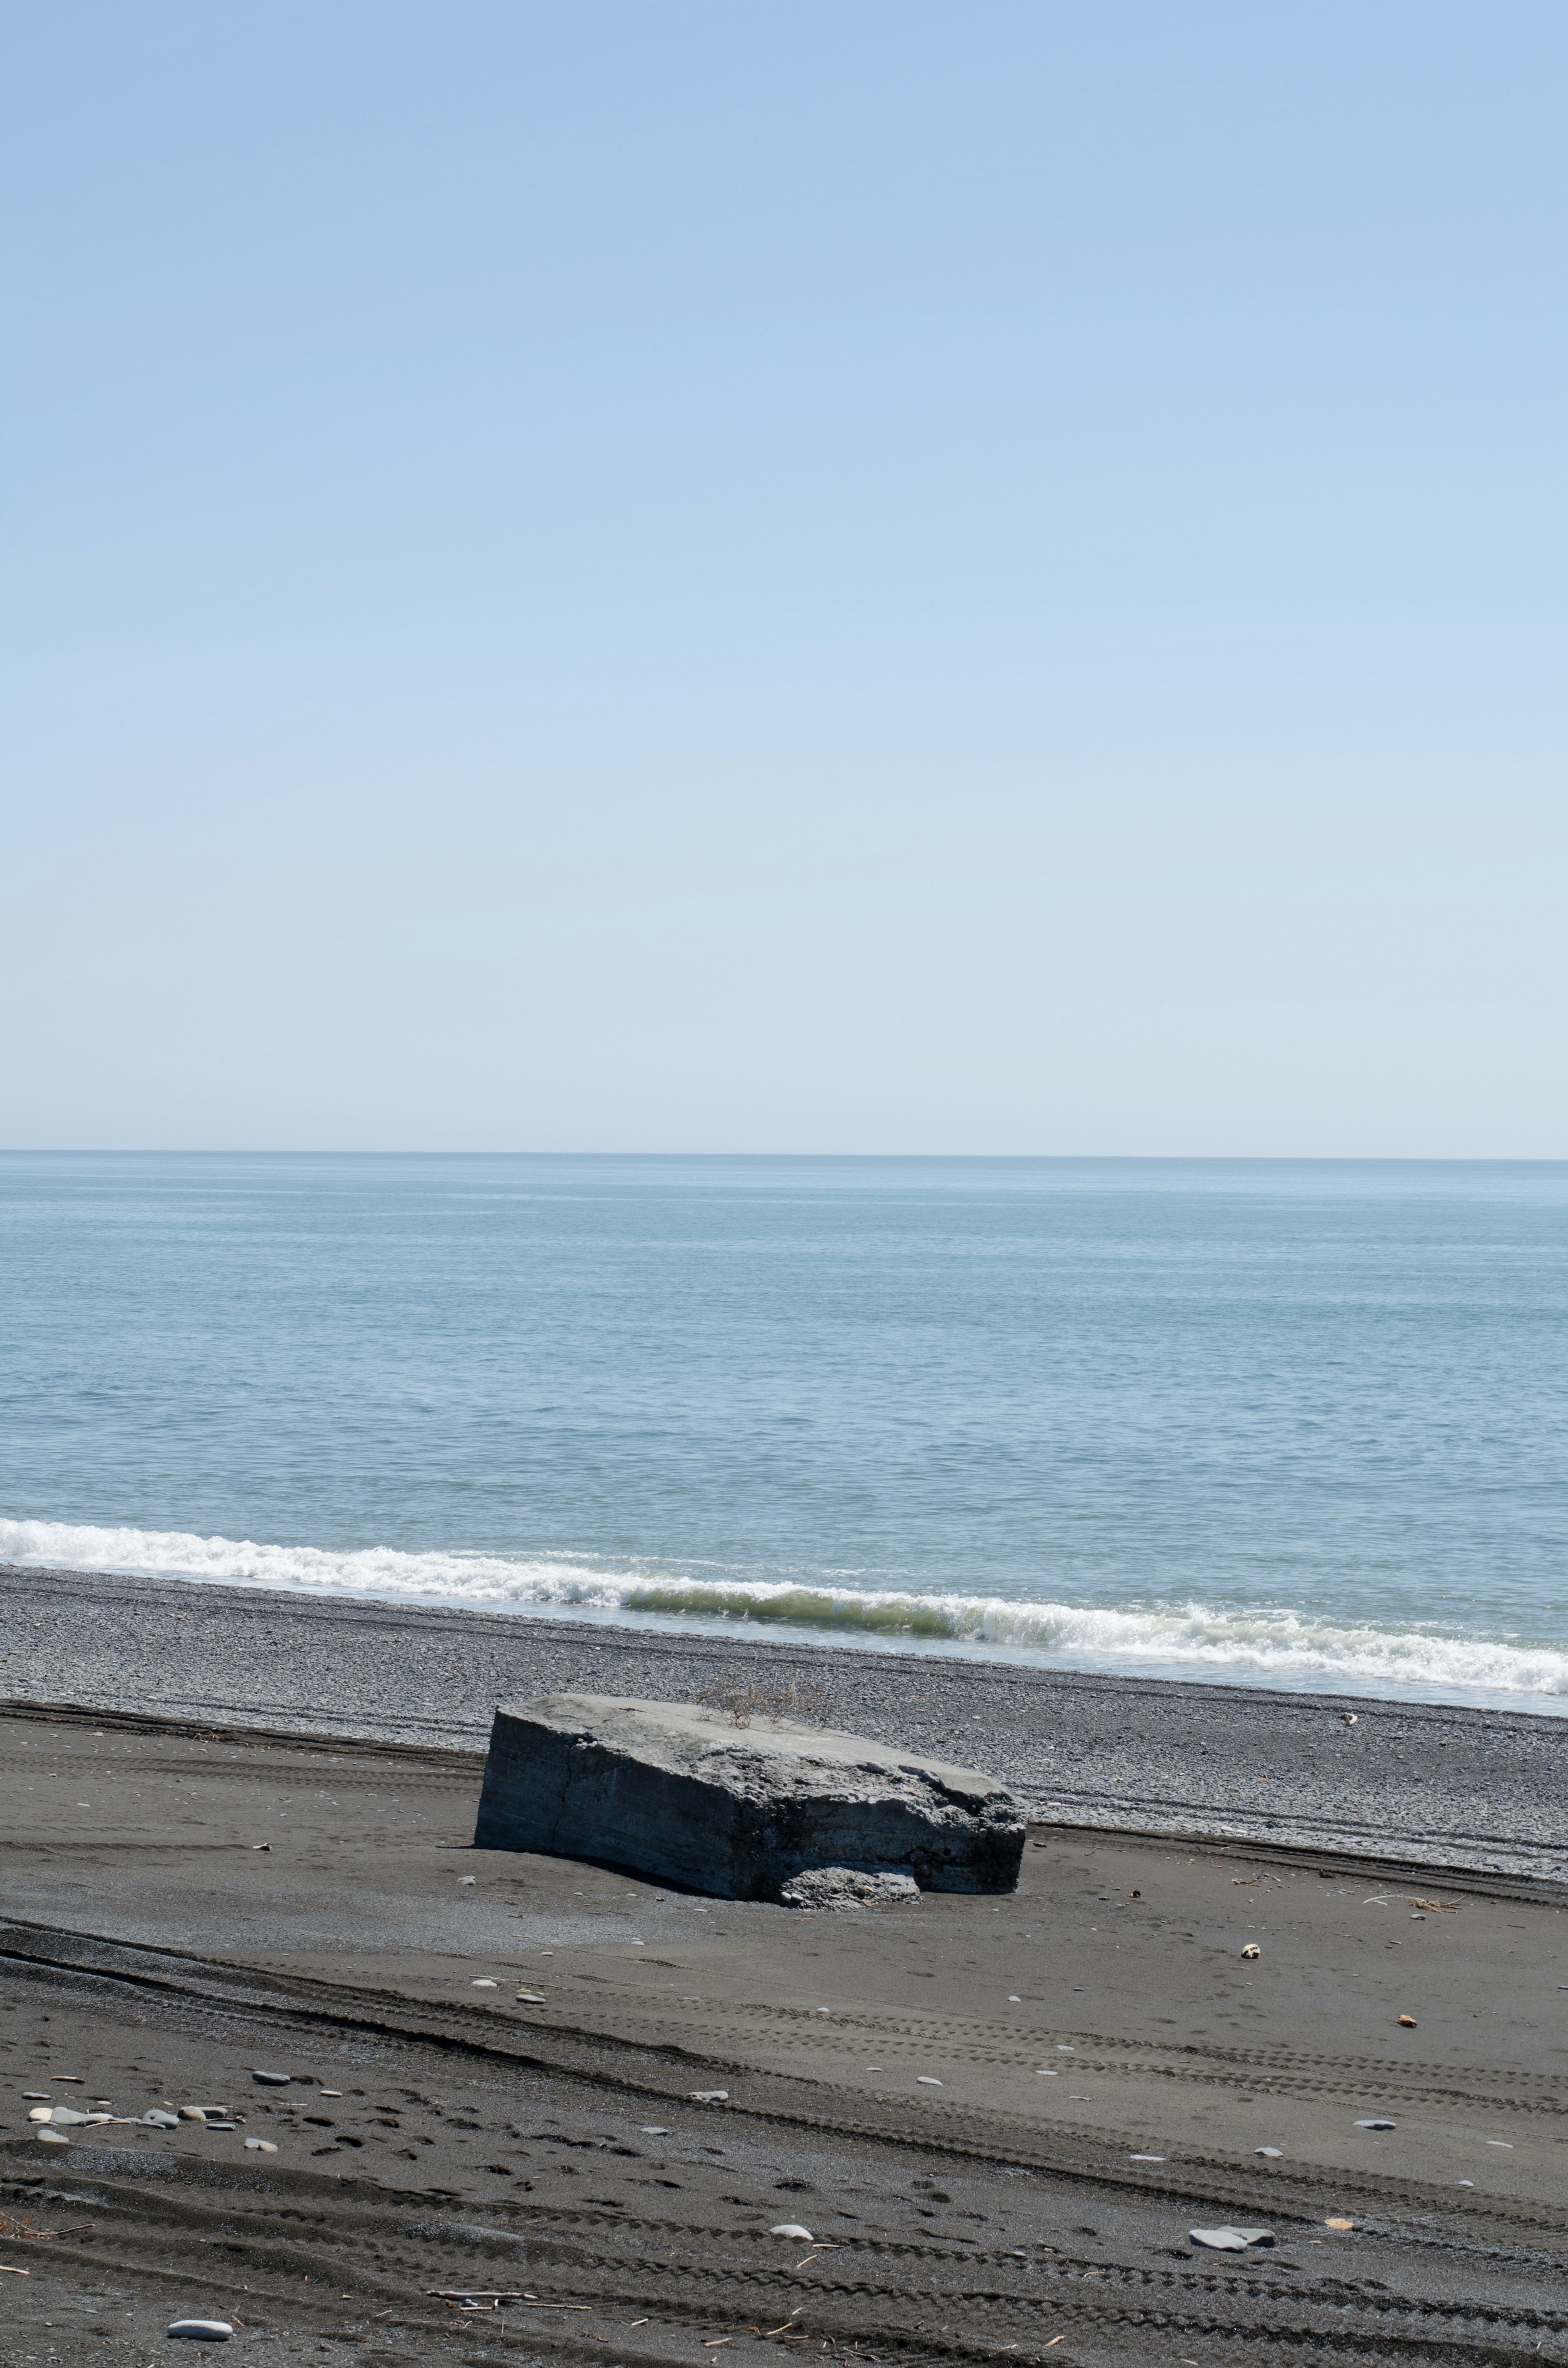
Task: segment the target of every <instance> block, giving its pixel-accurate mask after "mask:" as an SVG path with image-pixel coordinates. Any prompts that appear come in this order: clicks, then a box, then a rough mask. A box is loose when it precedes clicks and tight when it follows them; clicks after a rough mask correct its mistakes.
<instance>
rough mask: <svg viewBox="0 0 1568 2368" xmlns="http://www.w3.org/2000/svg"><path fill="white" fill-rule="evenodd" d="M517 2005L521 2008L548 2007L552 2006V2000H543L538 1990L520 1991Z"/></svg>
mask: <svg viewBox="0 0 1568 2368" xmlns="http://www.w3.org/2000/svg"><path fill="white" fill-rule="evenodd" d="M517 2004H518V2005H519V2006H548V2005H549V2004H550V2000H549V1999H548V1998H541V1997H540V1994H539V1992H538V1990H519V1991H518V1992H517Z"/></svg>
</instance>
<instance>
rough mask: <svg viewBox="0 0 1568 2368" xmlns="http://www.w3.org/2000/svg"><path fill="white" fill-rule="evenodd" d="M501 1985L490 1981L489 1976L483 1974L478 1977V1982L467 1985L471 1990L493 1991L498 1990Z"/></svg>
mask: <svg viewBox="0 0 1568 2368" xmlns="http://www.w3.org/2000/svg"><path fill="white" fill-rule="evenodd" d="M469 1987H470V1989H471V1990H495V1989H499V1988H500V1987H501V1985H500V1983H499V1982H493V1981H491V1980H490V1978H489V1976H488V1975H484V1974H482V1975H480V1977H479V1979H478V1981H476V1982H470V1984H469Z"/></svg>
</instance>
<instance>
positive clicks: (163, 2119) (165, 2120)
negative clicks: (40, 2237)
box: [142, 2105, 179, 2130]
mask: <svg viewBox="0 0 1568 2368" xmlns="http://www.w3.org/2000/svg"><path fill="white" fill-rule="evenodd" d="M142 2120H143V2121H144V2122H151V2123H152V2124H153V2128H154V2129H155V2130H177V2129H178V2127H179V2115H178V2114H177V2113H165V2112H162V2111H161V2110H160V2109H159V2108H158V2107H157V2106H156V2105H154V2106H153V2110H152V2112H148V2113H143V2114H142Z"/></svg>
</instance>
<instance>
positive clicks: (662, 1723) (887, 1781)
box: [473, 1694, 1027, 1899]
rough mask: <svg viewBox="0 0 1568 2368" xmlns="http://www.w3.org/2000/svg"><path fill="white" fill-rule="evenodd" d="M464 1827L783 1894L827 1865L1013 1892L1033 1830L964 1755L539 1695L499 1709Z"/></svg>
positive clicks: (666, 1708) (656, 1706)
mask: <svg viewBox="0 0 1568 2368" xmlns="http://www.w3.org/2000/svg"><path fill="white" fill-rule="evenodd" d="M473 1839H474V1843H475V1846H476V1847H477V1848H479V1849H481V1850H542V1851H546V1852H548V1853H551V1854H552V1855H555V1856H559V1857H566V1858H588V1859H601V1860H602V1859H606V1858H609V1859H614V1860H617V1861H619V1863H620V1864H621V1865H623V1866H628V1867H631V1868H633V1869H635V1870H636V1871H638V1872H639V1873H645V1874H652V1875H653V1876H654V1877H655V1878H656V1879H659V1880H665V1879H673V1880H676V1881H678V1882H682V1883H687V1884H690V1885H691V1886H692V1888H693V1889H695V1890H698V1891H705V1892H710V1893H715V1894H717V1895H719V1896H722V1897H724V1898H731V1899H777V1898H778V1896H779V1894H780V1892H781V1891H782V1889H783V1887H784V1885H785V1884H788V1883H790V1882H792V1881H793V1880H794V1878H795V1877H796V1876H797V1875H801V1874H804V1873H808V1872H809V1871H811V1870H812V1869H820V1868H824V1867H848V1868H852V1869H858V1870H861V1871H863V1872H866V1873H890V1874H891V1873H901V1874H903V1875H906V1876H908V1877H909V1878H910V1879H911V1880H912V1881H913V1882H914V1883H915V1884H917V1885H918V1886H919V1887H920V1888H921V1889H922V1890H926V1891H1011V1890H1012V1889H1013V1888H1014V1887H1015V1886H1016V1884H1017V1879H1018V1866H1019V1862H1020V1861H1021V1859H1022V1857H1023V1849H1024V1842H1025V1840H1026V1839H1027V1837H1026V1834H1025V1829H1024V1822H1023V1816H1022V1813H1021V1811H1020V1810H1019V1808H1018V1804H1017V1802H1016V1801H1015V1800H1014V1798H1013V1795H1012V1794H1011V1793H1008V1792H1007V1791H1006V1789H1005V1788H1004V1787H1003V1786H1002V1785H1000V1784H998V1783H996V1782H994V1781H993V1780H992V1779H991V1778H990V1777H988V1776H983V1775H980V1774H977V1773H976V1772H975V1771H974V1770H972V1769H966V1768H955V1767H951V1766H949V1764H948V1763H946V1762H945V1761H941V1760H935V1759H915V1758H913V1757H910V1756H907V1755H905V1754H903V1753H900V1752H897V1751H893V1750H890V1749H889V1748H887V1747H886V1746H884V1745H881V1744H878V1743H872V1742H869V1741H868V1740H866V1739H865V1738H864V1737H862V1736H852V1735H835V1734H831V1733H828V1732H826V1731H825V1730H819V1729H817V1728H814V1727H811V1726H807V1725H803V1724H802V1723H801V1722H800V1721H797V1720H784V1719H780V1720H778V1721H769V1722H768V1723H767V1725H766V1726H765V1725H756V1726H753V1727H749V1728H746V1729H744V1730H740V1731H737V1730H736V1729H734V1728H733V1727H731V1726H728V1725H723V1724H722V1723H721V1720H720V1718H719V1716H718V1714H717V1713H710V1712H704V1711H701V1710H699V1709H697V1708H694V1707H690V1706H675V1705H672V1704H670V1703H668V1702H625V1701H622V1700H619V1699H610V1698H608V1697H604V1696H599V1695H594V1694H546V1695H541V1696H540V1698H539V1700H537V1701H535V1702H524V1703H521V1704H518V1705H517V1706H503V1707H502V1708H500V1709H498V1710H497V1711H496V1713H495V1720H494V1728H493V1730H492V1733H491V1738H490V1750H489V1756H488V1758H487V1759H486V1761H485V1770H484V1787H483V1793H482V1795H481V1799H480V1804H479V1816H478V1819H477V1822H476V1823H475V1826H474V1835H473Z"/></svg>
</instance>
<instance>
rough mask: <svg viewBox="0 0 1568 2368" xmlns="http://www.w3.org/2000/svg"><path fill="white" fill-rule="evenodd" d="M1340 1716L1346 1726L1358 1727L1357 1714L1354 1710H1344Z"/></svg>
mask: <svg viewBox="0 0 1568 2368" xmlns="http://www.w3.org/2000/svg"><path fill="white" fill-rule="evenodd" d="M1339 1715H1340V1717H1341V1718H1342V1719H1343V1720H1344V1721H1345V1724H1346V1726H1354V1725H1356V1720H1357V1713H1355V1712H1354V1711H1353V1710H1342V1711H1341V1712H1340V1713H1339Z"/></svg>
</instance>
